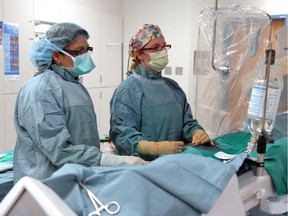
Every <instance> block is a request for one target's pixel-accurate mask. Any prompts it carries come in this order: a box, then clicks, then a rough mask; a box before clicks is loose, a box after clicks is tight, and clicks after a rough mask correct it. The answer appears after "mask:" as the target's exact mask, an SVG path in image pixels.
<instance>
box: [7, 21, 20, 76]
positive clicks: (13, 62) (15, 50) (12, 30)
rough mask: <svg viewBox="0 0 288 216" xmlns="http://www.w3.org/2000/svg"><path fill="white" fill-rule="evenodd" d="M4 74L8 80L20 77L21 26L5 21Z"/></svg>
mask: <svg viewBox="0 0 288 216" xmlns="http://www.w3.org/2000/svg"><path fill="white" fill-rule="evenodd" d="M3 24H4V25H3V49H4V74H5V79H6V80H18V79H19V26H18V24H14V23H6V22H4V23H3Z"/></svg>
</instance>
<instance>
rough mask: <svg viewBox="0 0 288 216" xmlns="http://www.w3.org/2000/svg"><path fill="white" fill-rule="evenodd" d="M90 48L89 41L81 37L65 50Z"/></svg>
mask: <svg viewBox="0 0 288 216" xmlns="http://www.w3.org/2000/svg"><path fill="white" fill-rule="evenodd" d="M87 46H88V41H87V39H86V38H85V37H80V38H78V39H77V40H75V41H73V42H72V43H70V44H68V45H67V46H66V47H65V49H76V48H79V47H84V48H86V47H87Z"/></svg>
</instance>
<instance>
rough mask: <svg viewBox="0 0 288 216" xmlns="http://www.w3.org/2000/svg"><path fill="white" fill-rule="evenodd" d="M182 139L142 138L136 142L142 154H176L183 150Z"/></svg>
mask: <svg viewBox="0 0 288 216" xmlns="http://www.w3.org/2000/svg"><path fill="white" fill-rule="evenodd" d="M183 148H184V142H182V141H162V142H152V141H147V140H142V141H140V142H139V143H138V151H139V153H140V154H143V155H160V154H176V153H180V152H182V151H183Z"/></svg>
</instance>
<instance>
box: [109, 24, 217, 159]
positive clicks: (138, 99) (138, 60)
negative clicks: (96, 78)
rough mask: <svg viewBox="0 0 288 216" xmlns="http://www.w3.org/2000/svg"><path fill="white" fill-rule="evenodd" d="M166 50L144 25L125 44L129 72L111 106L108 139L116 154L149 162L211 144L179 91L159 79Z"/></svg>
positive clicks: (159, 37)
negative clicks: (112, 144) (127, 45)
mask: <svg viewBox="0 0 288 216" xmlns="http://www.w3.org/2000/svg"><path fill="white" fill-rule="evenodd" d="M170 48H171V45H170V44H167V43H166V41H165V38H164V36H163V34H162V32H161V30H160V28H159V26H157V25H154V24H144V25H143V26H142V27H141V28H140V29H139V31H138V32H137V33H136V34H135V36H133V37H132V38H131V40H130V43H129V56H130V57H131V58H132V64H131V67H130V68H131V71H128V73H127V74H128V77H127V79H126V80H124V81H123V82H122V83H121V84H120V85H119V86H118V88H117V89H116V90H115V92H114V94H113V97H112V99H111V101H110V110H111V119H110V137H111V139H112V141H113V143H114V144H115V146H116V149H117V151H118V153H119V154H121V155H135V156H140V157H142V158H144V159H145V160H149V161H150V160H154V159H156V158H157V157H159V155H163V154H175V153H181V152H182V151H183V150H184V146H185V143H191V144H192V145H214V143H213V142H212V141H211V140H210V137H209V136H208V134H207V133H206V132H205V130H204V128H203V127H202V126H201V125H200V124H198V121H197V120H196V119H194V118H193V115H192V112H191V108H190V105H189V104H188V102H187V98H186V95H185V93H184V92H183V90H182V89H181V87H180V86H179V85H178V84H177V83H176V82H175V81H174V80H172V79H169V78H166V77H163V76H162V73H161V72H162V70H164V69H165V67H166V66H167V64H168V51H167V50H168V49H170Z"/></svg>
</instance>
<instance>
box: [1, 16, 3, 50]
mask: <svg viewBox="0 0 288 216" xmlns="http://www.w3.org/2000/svg"><path fill="white" fill-rule="evenodd" d="M2 38H3V22H2V21H0V49H2V44H3V42H2Z"/></svg>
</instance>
